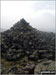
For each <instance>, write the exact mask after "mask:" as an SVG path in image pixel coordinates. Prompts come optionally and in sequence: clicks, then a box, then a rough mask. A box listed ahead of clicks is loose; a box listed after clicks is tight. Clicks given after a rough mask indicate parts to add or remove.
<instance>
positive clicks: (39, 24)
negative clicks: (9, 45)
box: [1, 1, 55, 31]
mask: <svg viewBox="0 0 56 75" xmlns="http://www.w3.org/2000/svg"><path fill="white" fill-rule="evenodd" d="M21 18H25V19H26V20H27V21H28V22H29V23H30V25H32V27H34V28H37V29H39V30H44V31H55V2H54V1H2V2H1V27H2V28H5V29H9V28H10V27H12V26H13V24H14V23H15V22H17V21H19V20H20V19H21Z"/></svg>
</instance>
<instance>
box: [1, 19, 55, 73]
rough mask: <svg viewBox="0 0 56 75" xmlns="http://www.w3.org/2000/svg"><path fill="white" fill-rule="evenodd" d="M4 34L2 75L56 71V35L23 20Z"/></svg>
mask: <svg viewBox="0 0 56 75" xmlns="http://www.w3.org/2000/svg"><path fill="white" fill-rule="evenodd" d="M1 34H2V40H1V41H2V43H1V45H0V46H1V74H38V73H40V71H42V70H55V34H54V33H52V32H51V33H47V32H42V31H39V30H37V29H35V28H32V27H31V26H30V24H29V23H27V22H26V21H25V20H24V19H21V20H20V21H18V22H17V23H15V24H14V25H13V27H11V28H10V29H9V30H7V31H4V32H2V33H1Z"/></svg>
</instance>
